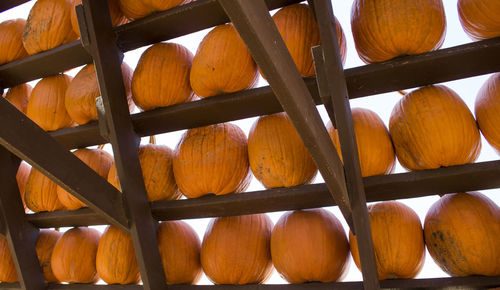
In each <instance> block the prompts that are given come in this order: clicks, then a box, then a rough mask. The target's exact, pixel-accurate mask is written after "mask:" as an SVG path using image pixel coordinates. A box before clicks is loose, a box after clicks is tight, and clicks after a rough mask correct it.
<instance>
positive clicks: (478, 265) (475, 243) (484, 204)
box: [424, 192, 500, 276]
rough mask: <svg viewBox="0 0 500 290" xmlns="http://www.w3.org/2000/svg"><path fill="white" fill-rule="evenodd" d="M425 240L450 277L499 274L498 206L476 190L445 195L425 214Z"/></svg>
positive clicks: (499, 233)
mask: <svg viewBox="0 0 500 290" xmlns="http://www.w3.org/2000/svg"><path fill="white" fill-rule="evenodd" d="M424 234H425V243H426V244H427V249H428V250H429V253H430V254H431V257H432V258H433V259H434V262H436V264H438V266H439V267H440V268H441V269H442V270H443V271H445V272H446V273H448V274H450V275H451V276H469V275H486V276H498V275H500V243H499V242H498V237H499V236H500V208H499V207H498V206H497V205H496V204H495V203H494V202H493V201H491V200H490V199H489V198H487V197H486V196H484V195H482V194H480V193H478V192H471V193H456V194H447V195H445V196H443V197H441V198H440V199H439V200H438V201H437V202H435V203H434V204H433V205H432V206H431V208H430V209H429V211H428V212H427V215H426V217H425V222H424Z"/></svg>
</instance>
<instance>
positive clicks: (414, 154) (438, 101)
mask: <svg viewBox="0 0 500 290" xmlns="http://www.w3.org/2000/svg"><path fill="white" fill-rule="evenodd" d="M389 131H390V133H391V137H392V141H393V143H394V147H395V149H396V155H397V157H398V160H399V162H400V163H401V165H402V166H403V167H405V168H407V169H410V170H420V169H433V168H439V167H441V166H452V165H460V164H465V163H470V162H474V161H475V160H476V159H477V157H478V156H479V153H480V151H481V139H480V135H479V130H478V128H477V124H476V120H475V119H474V116H473V115H472V113H471V112H470V110H469V108H468V107H467V105H466V104H465V103H464V101H462V99H460V97H459V96H458V95H457V94H456V93H455V92H454V91H453V90H451V89H449V88H448V87H445V86H442V85H439V86H427V87H422V88H420V89H417V90H415V91H412V92H411V93H408V94H406V95H405V96H404V97H403V98H402V99H401V100H400V101H399V102H398V103H397V104H396V106H394V109H393V110H392V113H391V118H390V121H389Z"/></svg>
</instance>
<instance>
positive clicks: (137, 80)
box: [132, 43, 193, 110]
mask: <svg viewBox="0 0 500 290" xmlns="http://www.w3.org/2000/svg"><path fill="white" fill-rule="evenodd" d="M192 63H193V54H192V53H191V52H190V51H189V50H188V49H187V48H185V47H184V46H182V45H180V44H176V43H157V44H154V45H153V46H151V47H150V48H148V49H147V50H146V51H145V52H144V53H143V54H142V55H141V58H140V59H139V63H138V64H137V67H136V69H135V71H134V76H133V78H132V96H133V98H134V102H135V103H136V104H137V106H138V107H139V108H141V109H143V110H150V109H153V108H156V107H166V106H170V105H173V104H178V103H184V102H188V101H190V100H192V99H193V90H192V89H191V85H190V84H189V72H190V70H191V65H192Z"/></svg>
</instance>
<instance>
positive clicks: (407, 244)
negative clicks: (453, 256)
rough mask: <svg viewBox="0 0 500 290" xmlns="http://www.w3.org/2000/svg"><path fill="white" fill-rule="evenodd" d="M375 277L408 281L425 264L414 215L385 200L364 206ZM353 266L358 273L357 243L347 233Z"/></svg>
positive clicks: (422, 239)
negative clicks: (373, 255)
mask: <svg viewBox="0 0 500 290" xmlns="http://www.w3.org/2000/svg"><path fill="white" fill-rule="evenodd" d="M368 216H369V219H370V227H371V231H372V240H373V248H374V250H375V258H376V262H377V271H378V277H379V279H380V280H385V279H396V278H399V279H409V278H413V277H415V276H416V275H417V274H418V273H419V272H420V270H421V269H422V267H423V265H424V261H425V243H424V233H423V230H422V225H421V224H420V219H419V218H418V215H417V214H416V213H415V212H414V211H413V210H412V209H411V208H409V207H408V206H406V205H404V204H402V203H400V202H397V201H387V202H381V203H377V204H372V205H369V206H368ZM349 242H350V246H351V253H352V258H353V260H354V263H356V266H357V267H358V269H359V270H360V271H361V264H360V260H359V252H358V241H357V239H356V236H355V235H353V233H352V232H351V231H349Z"/></svg>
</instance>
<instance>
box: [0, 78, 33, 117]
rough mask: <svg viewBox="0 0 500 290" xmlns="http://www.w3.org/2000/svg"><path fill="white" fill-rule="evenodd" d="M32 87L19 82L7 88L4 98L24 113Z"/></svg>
mask: <svg viewBox="0 0 500 290" xmlns="http://www.w3.org/2000/svg"><path fill="white" fill-rule="evenodd" d="M32 90H33V88H32V87H31V86H30V85H29V84H21V85H18V86H15V87H12V88H10V89H9V91H8V92H7V94H5V98H6V99H7V100H8V101H9V102H10V103H11V104H12V105H14V106H15V107H16V108H17V109H18V110H19V111H21V112H23V113H25V114H26V109H27V107H28V99H29V97H30V94H31V91H32Z"/></svg>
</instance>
